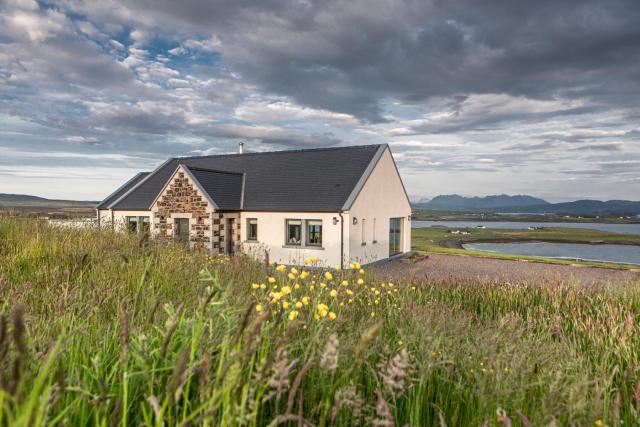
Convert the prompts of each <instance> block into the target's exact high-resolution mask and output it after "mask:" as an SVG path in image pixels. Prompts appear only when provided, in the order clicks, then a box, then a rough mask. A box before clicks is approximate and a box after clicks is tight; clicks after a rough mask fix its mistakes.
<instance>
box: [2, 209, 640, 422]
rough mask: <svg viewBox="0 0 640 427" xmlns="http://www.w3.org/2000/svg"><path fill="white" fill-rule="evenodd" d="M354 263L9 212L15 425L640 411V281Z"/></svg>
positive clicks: (8, 306) (546, 416) (9, 370)
mask: <svg viewBox="0 0 640 427" xmlns="http://www.w3.org/2000/svg"><path fill="white" fill-rule="evenodd" d="M309 262H310V263H312V262H313V260H309ZM354 267H355V268H353V269H350V270H346V271H335V270H331V271H322V270H315V269H311V268H309V267H308V266H302V267H299V268H298V269H296V270H293V271H292V270H291V269H288V268H287V269H282V268H276V266H268V267H266V266H262V265H260V264H258V263H255V262H252V261H250V260H247V259H245V258H243V257H236V258H235V259H232V260H228V259H226V258H213V259H211V258H209V257H207V256H206V255H205V254H202V253H196V252H188V251H186V250H185V249H184V248H182V247H180V246H177V245H170V244H161V243H155V242H146V241H140V240H138V239H136V238H135V237H134V236H130V235H125V234H114V233H111V232H107V231H103V232H98V231H95V230H66V229H55V228H51V227H49V226H47V225H46V223H43V222H33V221H28V220H21V219H15V218H3V217H0V312H1V313H2V316H1V317H0V425H12V426H13V425H15V426H26V425H30V426H31V425H100V426H107V425H109V426H116V425H122V426H138V425H141V424H142V425H155V426H160V425H250V426H267V425H273V426H275V425H304V426H311V425H317V426H326V425H356V424H358V425H378V426H392V425H398V426H404V425H412V426H419V425H449V426H454V425H558V426H559V425H568V424H569V423H574V424H575V425H587V426H588V425H605V424H606V425H623V423H624V425H633V424H637V421H638V419H639V416H640V413H639V411H640V366H639V365H638V360H640V333H639V332H640V330H639V329H640V328H639V326H638V325H639V320H640V284H636V285H626V286H611V287H608V288H596V287H589V288H584V289H583V288H577V287H572V286H568V285H564V284H561V283H557V284H553V283H544V284H540V285H537V286H534V285H532V286H516V285H513V284H509V283H503V284H499V283H496V284H486V283H485V284H476V283H466V282H460V283H457V282H449V283H446V284H435V283H413V284H411V283H405V284H403V285H402V287H400V286H399V285H394V284H393V282H391V283H390V282H385V283H381V282H379V281H378V280H376V279H375V277H373V276H372V275H371V273H369V272H367V271H363V272H361V271H360V270H359V269H358V268H357V266H354ZM325 273H328V274H326V275H325ZM269 278H271V279H269ZM323 284H324V285H323Z"/></svg>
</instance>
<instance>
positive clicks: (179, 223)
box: [175, 218, 189, 243]
mask: <svg viewBox="0 0 640 427" xmlns="http://www.w3.org/2000/svg"><path fill="white" fill-rule="evenodd" d="M175 227H176V230H175V236H176V237H178V238H179V239H180V240H181V241H183V242H184V243H187V242H188V241H189V219H188V218H176V222H175Z"/></svg>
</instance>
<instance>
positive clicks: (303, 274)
mask: <svg viewBox="0 0 640 427" xmlns="http://www.w3.org/2000/svg"><path fill="white" fill-rule="evenodd" d="M307 277H309V273H307V272H306V271H303V272H302V273H300V278H301V279H302V280H304V279H306V278H307Z"/></svg>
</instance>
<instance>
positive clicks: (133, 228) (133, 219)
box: [127, 216, 138, 233]
mask: <svg viewBox="0 0 640 427" xmlns="http://www.w3.org/2000/svg"><path fill="white" fill-rule="evenodd" d="M127 231H129V232H131V233H137V232H138V217H137V216H128V217H127Z"/></svg>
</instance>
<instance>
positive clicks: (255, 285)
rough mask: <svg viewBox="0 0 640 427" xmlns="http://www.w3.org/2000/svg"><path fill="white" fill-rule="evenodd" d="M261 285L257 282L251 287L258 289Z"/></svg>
mask: <svg viewBox="0 0 640 427" xmlns="http://www.w3.org/2000/svg"><path fill="white" fill-rule="evenodd" d="M259 287H260V285H258V284H257V283H252V284H251V289H258V288H259Z"/></svg>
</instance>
